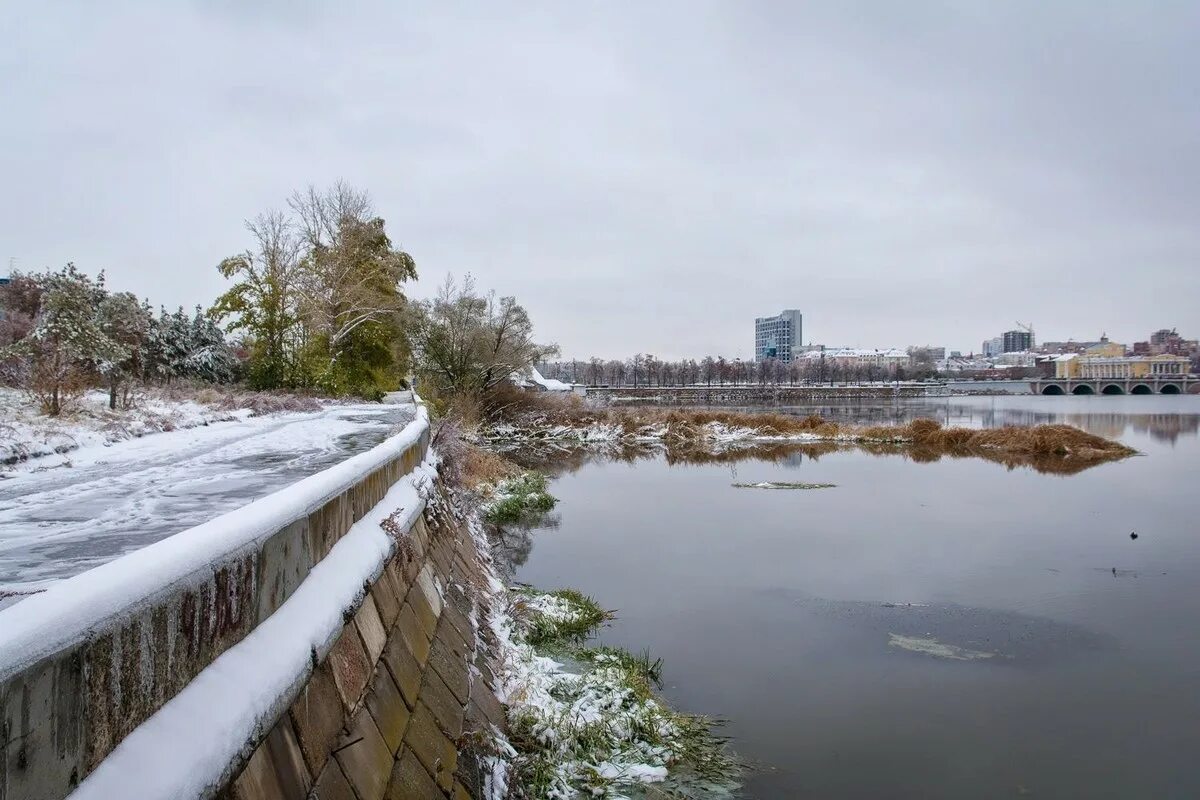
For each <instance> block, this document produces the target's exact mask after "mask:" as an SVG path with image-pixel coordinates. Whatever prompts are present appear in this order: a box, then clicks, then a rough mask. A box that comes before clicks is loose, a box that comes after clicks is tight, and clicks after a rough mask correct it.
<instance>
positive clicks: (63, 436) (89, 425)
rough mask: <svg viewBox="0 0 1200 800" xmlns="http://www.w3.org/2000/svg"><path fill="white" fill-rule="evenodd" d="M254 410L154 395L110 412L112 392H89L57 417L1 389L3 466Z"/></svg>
mask: <svg viewBox="0 0 1200 800" xmlns="http://www.w3.org/2000/svg"><path fill="white" fill-rule="evenodd" d="M250 413H251V412H250V410H249V409H240V410H236V411H230V410H228V409H221V408H217V407H216V406H212V405H203V404H201V403H197V402H194V401H192V400H168V399H166V398H165V397H163V396H162V395H160V394H151V395H148V396H147V397H145V398H143V399H142V400H141V401H140V402H139V403H138V404H137V406H136V407H135V408H132V409H128V410H121V411H110V410H109V409H108V395H107V394H106V393H104V392H88V393H87V394H86V395H84V396H83V397H82V398H80V400H79V407H78V409H76V410H75V412H74V413H72V414H70V415H68V416H63V417H61V418H53V417H47V416H45V415H44V414H42V413H41V412H40V411H39V410H38V408H37V404H36V402H35V401H34V400H33V399H32V398H31V397H29V396H28V395H26V394H24V393H23V392H19V391H17V390H15V389H3V388H0V465H8V467H5V466H0V470H3V469H6V468H9V467H11V465H12V464H14V463H16V462H19V461H23V460H26V459H37V458H38V457H41V456H47V455H56V454H57V455H61V454H65V453H68V452H71V451H74V450H77V449H79V448H82V447H96V446H104V445H108V444H112V443H113V442H119V441H124V440H126V439H135V438H138V437H141V436H145V435H147V434H151V433H160V432H162V431H173V430H182V429H184V428H195V427H199V426H203V425H208V424H210V423H212V422H222V421H227V420H232V419H244V418H246V417H248V416H249V415H250Z"/></svg>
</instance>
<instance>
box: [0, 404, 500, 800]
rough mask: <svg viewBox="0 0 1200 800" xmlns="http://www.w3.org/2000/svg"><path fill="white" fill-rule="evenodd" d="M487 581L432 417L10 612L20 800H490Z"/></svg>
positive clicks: (6, 701) (5, 695) (8, 710)
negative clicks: (442, 474)
mask: <svg viewBox="0 0 1200 800" xmlns="http://www.w3.org/2000/svg"><path fill="white" fill-rule="evenodd" d="M487 563H488V561H487V555H486V544H484V545H482V546H481V544H480V541H479V539H478V538H477V537H476V536H475V535H473V533H472V531H471V528H470V526H469V525H468V524H467V517H466V516H464V514H463V513H462V512H460V511H458V510H456V509H455V507H454V503H453V501H452V500H451V499H450V498H449V497H447V496H446V495H445V493H444V492H443V491H442V490H441V489H440V488H439V485H438V483H437V469H436V456H435V455H434V454H433V453H431V452H430V423H429V417H428V415H427V414H426V412H425V410H424V409H423V408H421V409H419V410H418V413H417V415H416V419H414V420H413V421H412V422H411V423H409V424H408V425H407V426H406V427H405V428H404V429H403V430H402V431H400V432H399V433H398V434H396V435H394V436H392V437H390V438H388V439H387V440H385V441H384V442H383V443H381V444H379V445H378V446H376V447H374V448H372V449H371V450H369V451H367V452H365V453H362V454H360V455H357V456H354V457H352V458H349V459H347V460H345V461H343V462H341V463H339V464H337V465H336V466H334V467H331V468H329V469H327V470H324V471H323V472H320V473H318V474H316V475H313V476H310V477H308V478H305V479H303V480H301V481H299V482H298V483H295V484H293V485H292V486H290V487H288V488H287V489H285V490H283V491H281V492H278V493H276V494H273V495H269V496H267V497H264V498H262V499H260V500H257V501H255V502H252V503H250V504H249V505H246V506H244V507H242V508H239V509H236V510H234V511H231V512H228V513H226V514H224V515H222V516H220V517H217V518H216V519H213V520H211V521H209V522H206V523H203V524H201V525H199V526H197V527H195V528H192V529H190V530H188V531H184V532H182V533H178V534H176V535H174V536H171V537H168V538H166V539H163V540H162V541H159V542H157V543H155V544H152V545H150V546H148V547H145V548H142V549H140V550H137V551H136V552H133V553H131V554H129V555H126V556H124V557H121V558H118V559H116V560H113V561H110V562H109V563H107V564H104V565H102V566H100V567H97V568H95V569H92V570H89V571H87V572H84V573H82V574H79V575H76V576H74V577H71V578H68V579H66V580H64V581H61V582H60V583H58V584H55V585H54V586H52V587H51V588H49V589H48V590H47V591H45V592H44V593H41V594H38V595H35V596H32V597H29V598H26V599H25V600H23V601H22V602H20V603H18V604H17V605H15V606H12V607H10V608H7V609H4V610H2V611H0V710H2V712H3V713H2V716H0V732H2V733H3V736H2V737H0V738H2V741H3V743H4V750H3V758H2V759H0V798H3V800H26V798H30V799H32V798H38V800H56V798H62V797H66V796H67V795H68V794H70V795H71V796H72V797H78V798H82V799H83V800H86V799H87V798H92V797H95V798H111V797H138V798H147V799H150V798H162V799H163V800H167V798H172V799H175V798H204V797H214V796H221V797H231V798H246V799H247V800H248V799H249V798H272V799H273V800H282V799H283V798H295V797H302V796H304V795H306V794H307V793H308V792H309V791H310V790H315V791H316V792H317V793H318V794H319V796H321V797H340V796H345V797H350V796H357V797H358V798H364V799H365V798H382V797H383V796H384V795H385V793H386V794H387V795H388V796H389V797H392V798H429V797H438V796H444V797H450V796H453V797H464V796H466V797H476V798H479V797H485V796H489V795H488V794H487V793H488V792H491V791H493V789H494V788H495V786H494V784H495V781H496V780H497V773H496V764H495V763H494V761H493V760H491V759H492V754H494V752H495V748H493V747H491V746H490V745H489V744H488V743H489V742H491V741H492V740H493V737H494V736H496V735H502V734H499V733H498V732H501V731H502V730H503V727H504V725H505V716H504V711H503V708H502V706H501V705H500V703H499V702H498V700H497V698H496V693H495V692H496V688H497V680H498V679H497V677H496V673H497V670H498V669H499V664H498V662H497V661H496V655H497V654H496V651H495V640H494V637H493V636H492V634H491V633H490V632H489V631H490V627H489V626H488V625H487V624H485V623H486V620H487V619H488V616H487V610H486V608H485V605H486V603H487V598H488V597H489V596H490V593H491V592H492V591H494V589H495V587H494V586H493V585H492V583H491V582H490V578H489V573H488V567H487ZM468 743H469V744H468Z"/></svg>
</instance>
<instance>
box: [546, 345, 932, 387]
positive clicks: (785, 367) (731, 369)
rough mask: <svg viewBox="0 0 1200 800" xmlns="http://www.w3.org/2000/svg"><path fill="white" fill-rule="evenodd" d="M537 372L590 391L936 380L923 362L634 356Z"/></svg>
mask: <svg viewBox="0 0 1200 800" xmlns="http://www.w3.org/2000/svg"><path fill="white" fill-rule="evenodd" d="M539 370H540V371H541V372H542V374H543V375H545V376H546V377H547V378H554V379H557V380H561V381H567V382H571V383H582V384H586V385H588V386H614V387H637V386H650V387H653V386H696V385H704V386H725V385H732V386H738V385H763V386H765V385H774V386H782V385H815V384H836V383H861V382H869V381H890V380H919V379H922V378H926V377H931V376H932V375H934V374H936V373H935V370H934V369H933V368H932V366H931V365H929V364H925V363H923V362H922V361H915V362H911V363H910V364H909V365H900V366H896V367H885V366H881V365H878V364H847V363H844V362H842V361H839V360H837V359H827V358H803V359H799V360H796V361H791V362H784V361H780V360H778V359H773V358H771V359H765V360H762V361H743V360H742V359H740V358H735V359H727V358H725V357H724V356H716V357H712V356H708V357H705V358H702V359H700V360H699V361H697V360H695V359H682V360H679V361H667V360H663V359H659V358H656V357H654V356H653V355H646V354H642V353H638V354H637V355H635V356H633V357H631V358H628V359H624V360H621V359H609V360H605V359H601V358H590V359H587V360H586V361H584V360H574V361H543V362H541V363H540V364H539Z"/></svg>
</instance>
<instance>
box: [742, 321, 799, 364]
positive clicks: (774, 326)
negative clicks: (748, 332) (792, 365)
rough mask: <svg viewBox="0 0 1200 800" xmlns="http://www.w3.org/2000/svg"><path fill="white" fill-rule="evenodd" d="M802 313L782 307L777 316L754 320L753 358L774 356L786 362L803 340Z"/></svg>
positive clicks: (761, 359)
mask: <svg viewBox="0 0 1200 800" xmlns="http://www.w3.org/2000/svg"><path fill="white" fill-rule="evenodd" d="M803 322H804V315H802V314H801V313H800V312H799V311H797V310H796V309H794V308H788V309H784V310H783V311H782V312H780V313H779V315H778V316H774V317H758V318H757V319H755V320H754V360H755V361H766V360H767V359H769V358H774V359H776V360H778V361H782V362H784V363H788V362H790V361H791V360H792V358H793V355H794V353H795V352H796V350H798V349H799V347H800V345H801V343H802V342H803V337H802V336H801V333H802V332H803Z"/></svg>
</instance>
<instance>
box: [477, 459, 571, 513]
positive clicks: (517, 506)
mask: <svg viewBox="0 0 1200 800" xmlns="http://www.w3.org/2000/svg"><path fill="white" fill-rule="evenodd" d="M546 484H547V481H546V476H545V475H543V474H542V473H540V472H525V473H522V474H521V475H518V476H517V477H515V478H509V479H507V480H504V481H501V482H500V484H499V485H498V486H497V487H496V490H495V498H496V499H495V500H493V501H492V502H491V503H489V504H488V505H487V507H486V508H485V510H484V518H486V519H487V520H488V521H489V522H495V523H504V522H517V521H519V520H521V519H522V518H523V517H525V516H526V515H528V514H531V513H533V514H537V513H545V512H546V511H549V510H551V509H552V508H554V504H555V503H556V502H558V501H557V500H555V499H554V496H553V495H551V494H550V493H549V492H548V491H547V490H546Z"/></svg>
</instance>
